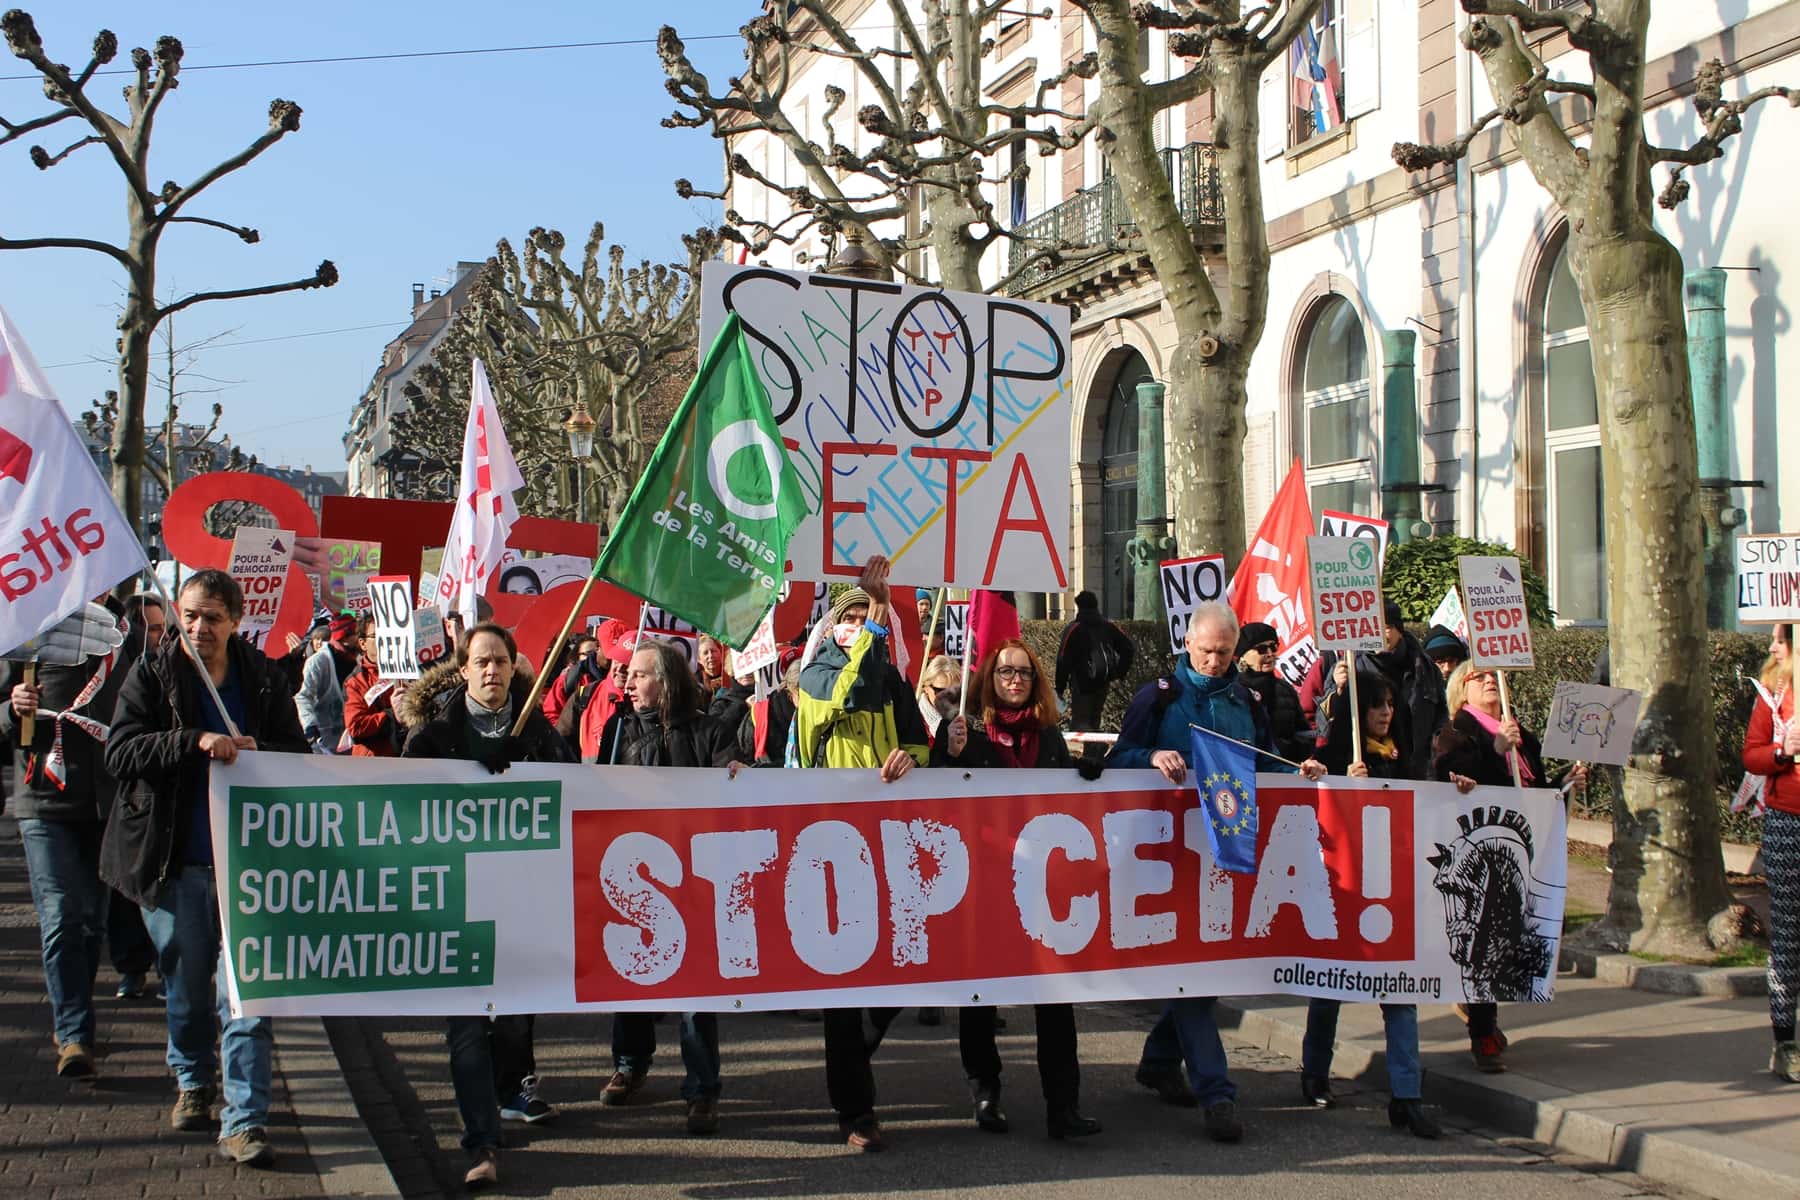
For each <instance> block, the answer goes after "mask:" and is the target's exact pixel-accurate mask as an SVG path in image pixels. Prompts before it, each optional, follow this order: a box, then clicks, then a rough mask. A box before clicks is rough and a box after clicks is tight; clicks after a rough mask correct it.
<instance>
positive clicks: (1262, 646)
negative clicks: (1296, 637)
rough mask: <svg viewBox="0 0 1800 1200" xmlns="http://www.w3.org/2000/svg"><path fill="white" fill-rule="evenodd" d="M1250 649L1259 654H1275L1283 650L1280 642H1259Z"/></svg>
mask: <svg viewBox="0 0 1800 1200" xmlns="http://www.w3.org/2000/svg"><path fill="white" fill-rule="evenodd" d="M1250 648H1251V649H1252V650H1254V651H1256V652H1257V653H1258V654H1274V653H1275V652H1276V651H1277V650H1280V649H1281V643H1280V642H1259V643H1257V644H1256V645H1254V646H1252V647H1250Z"/></svg>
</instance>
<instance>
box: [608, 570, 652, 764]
mask: <svg viewBox="0 0 1800 1200" xmlns="http://www.w3.org/2000/svg"><path fill="white" fill-rule="evenodd" d="M649 617H650V606H649V605H648V604H646V603H645V602H644V601H643V600H642V599H640V600H639V601H638V627H637V639H636V640H635V641H633V642H632V643H631V652H632V653H633V654H636V653H637V648H638V646H639V645H640V644H641V643H642V642H643V640H644V622H645V621H646V620H648V619H649ZM619 700H620V702H621V703H629V700H628V699H627V697H624V696H620V697H619ZM613 711H614V712H615V713H617V712H618V710H617V709H614V710H613ZM607 723H608V724H611V718H610V717H609V718H608V719H607ZM600 732H601V734H602V735H603V736H604V735H605V733H606V730H604V729H602V730H601V731H600ZM624 736H625V726H624V725H623V723H621V724H620V726H619V732H617V733H615V734H613V744H612V753H611V754H609V755H607V757H606V765H607V766H609V767H616V766H618V765H619V741H620V739H622V738H623V737H624Z"/></svg>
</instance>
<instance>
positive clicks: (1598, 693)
mask: <svg viewBox="0 0 1800 1200" xmlns="http://www.w3.org/2000/svg"><path fill="white" fill-rule="evenodd" d="M1643 699H1644V698H1643V696H1642V695H1641V694H1640V693H1638V692H1634V691H1632V690H1630V689H1629V688H1615V687H1602V686H1600V685H1599V684H1597V683H1559V684H1557V685H1556V696H1555V697H1554V698H1553V699H1552V700H1551V701H1550V719H1549V721H1548V722H1546V723H1545V725H1544V744H1543V752H1544V757H1545V758H1561V759H1567V760H1570V761H1576V762H1588V763H1605V764H1606V765H1608V766H1614V767H1622V766H1624V765H1625V760H1626V759H1627V758H1629V757H1631V735H1632V733H1633V732H1634V731H1635V730H1636V729H1637V720H1638V708H1639V706H1640V705H1641V704H1642V703H1643Z"/></svg>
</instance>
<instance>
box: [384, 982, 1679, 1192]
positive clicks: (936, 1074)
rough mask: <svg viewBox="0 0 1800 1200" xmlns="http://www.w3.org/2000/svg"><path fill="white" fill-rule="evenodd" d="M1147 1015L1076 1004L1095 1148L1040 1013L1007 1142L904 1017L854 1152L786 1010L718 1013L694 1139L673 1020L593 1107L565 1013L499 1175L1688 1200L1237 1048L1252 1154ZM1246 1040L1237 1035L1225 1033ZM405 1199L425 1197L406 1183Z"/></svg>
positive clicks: (1019, 1074)
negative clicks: (884, 1146) (1211, 1124)
mask: <svg viewBox="0 0 1800 1200" xmlns="http://www.w3.org/2000/svg"><path fill="white" fill-rule="evenodd" d="M1144 1011H1145V1010H1142V1009H1138V1008H1135V1007H1133V1006H1096V1007H1091V1008H1084V1009H1082V1010H1081V1015H1080V1023H1081V1029H1082V1035H1081V1036H1082V1057H1083V1060H1084V1069H1083V1090H1084V1101H1083V1107H1084V1109H1085V1110H1086V1111H1087V1112H1089V1114H1090V1115H1093V1116H1097V1117H1099V1118H1101V1119H1102V1120H1103V1121H1104V1122H1105V1123H1106V1126H1107V1128H1106V1132H1105V1133H1104V1134H1102V1135H1101V1136H1099V1137H1097V1138H1092V1139H1089V1140H1086V1141H1082V1142H1072V1143H1055V1142H1051V1141H1049V1140H1048V1139H1047V1138H1045V1137H1044V1135H1043V1102H1042V1099H1041V1097H1040V1095H1039V1094H1038V1085H1037V1075H1036V1070H1035V1068H1034V1066H1033V1065H1032V1057H1031V1056H1032V1053H1033V1044H1034V1043H1033V1038H1032V1036H1031V1032H1030V1031H1031V1011H1030V1010H1029V1009H1009V1010H1006V1012H1007V1015H1008V1018H1009V1021H1010V1028H1009V1030H1008V1031H1007V1033H1006V1034H1004V1035H1003V1038H1002V1053H1003V1054H1004V1056H1005V1058H1006V1061H1007V1063H1008V1073H1007V1092H1006V1101H1007V1108H1008V1110H1009V1113H1010V1115H1011V1117H1012V1123H1013V1130H1012V1132H1011V1133H1010V1134H1006V1135H993V1134H986V1133H982V1132H981V1131H979V1130H977V1129H976V1128H975V1125H974V1122H973V1120H972V1119H971V1117H970V1114H969V1110H968V1109H967V1107H966V1106H965V1104H964V1103H963V1102H962V1098H961V1097H962V1095H963V1092H962V1083H961V1079H960V1070H959V1068H958V1065H957V1055H956V1035H955V1030H954V1019H953V1018H952V1022H951V1023H950V1024H947V1025H945V1026H943V1027H940V1028H938V1029H925V1028H922V1027H920V1026H919V1025H918V1024H917V1023H916V1021H915V1020H914V1018H913V1014H911V1013H907V1014H903V1015H902V1017H901V1019H900V1021H899V1022H898V1023H897V1024H896V1025H895V1027H894V1031H893V1032H892V1033H891V1034H890V1035H889V1039H888V1041H887V1042H886V1043H884V1044H883V1046H882V1048H881V1052H880V1055H879V1057H878V1060H877V1079H878V1082H879V1085H880V1088H881V1101H882V1103H881V1112H882V1117H883V1127H884V1129H885V1130H886V1133H887V1137H888V1143H889V1149H888V1150H887V1152H886V1153H884V1154H878V1155H859V1154H855V1153H852V1152H850V1151H848V1150H847V1149H846V1148H845V1147H844V1146H843V1145H842V1143H841V1142H840V1141H839V1139H838V1138H837V1136H836V1126H835V1124H834V1123H833V1122H832V1121H831V1119H830V1115H829V1113H828V1112H826V1111H825V1109H824V1098H823V1092H824V1078H823V1070H822V1066H821V1062H822V1058H821V1048H820V1034H819V1027H818V1025H816V1024H808V1023H805V1022H803V1021H801V1020H799V1019H798V1018H795V1017H791V1016H787V1015H785V1014H763V1015H747V1016H741V1017H732V1018H728V1019H726V1020H725V1021H722V1022H721V1024H722V1040H723V1042H724V1049H723V1056H724V1059H725V1087H726V1094H725V1100H724V1103H723V1105H722V1110H721V1111H722V1116H723V1128H722V1130H721V1132H720V1134H719V1135H718V1136H717V1137H714V1138H694V1137H690V1136H688V1135H687V1133H686V1131H685V1128H684V1125H683V1119H684V1114H685V1109H684V1108H683V1106H682V1104H681V1102H680V1100H679V1098H678V1096H677V1088H678V1085H679V1083H680V1059H679V1055H678V1053H677V1052H676V1050H675V1047H674V1045H673V1035H674V1028H673V1026H672V1025H670V1024H668V1023H664V1024H662V1025H659V1026H658V1031H659V1035H660V1038H661V1040H662V1041H663V1043H664V1045H663V1046H662V1048H661V1049H660V1051H659V1054H658V1059H657V1066H656V1068H655V1070H654V1071H653V1072H652V1075H651V1079H650V1082H649V1084H648V1085H647V1086H646V1088H645V1090H644V1091H643V1092H641V1093H639V1096H638V1099H637V1101H636V1102H635V1103H633V1104H632V1105H630V1106H628V1107H625V1108H604V1107H602V1106H601V1105H600V1104H599V1102H598V1099H597V1097H598V1093H599V1089H600V1086H601V1084H602V1083H603V1082H604V1080H605V1077H606V1074H607V1073H608V1071H609V1069H610V1066H609V1063H607V1062H606V1061H605V1059H604V1056H605V1047H606V1044H607V1034H608V1029H609V1019H608V1018H606V1017H597V1018H596V1017H578V1016H560V1017H547V1018H542V1019H540V1021H539V1023H538V1059H539V1068H540V1070H541V1071H542V1073H543V1075H544V1077H545V1090H546V1093H547V1095H548V1096H549V1097H550V1098H551V1099H552V1100H554V1101H555V1102H556V1103H557V1104H558V1105H559V1107H560V1109H561V1117H560V1119H559V1120H558V1121H557V1122H556V1123H555V1124H554V1125H539V1126H536V1127H533V1128H531V1129H529V1130H525V1129H521V1128H518V1127H514V1133H513V1140H514V1145H515V1148H510V1149H509V1150H508V1151H507V1153H506V1154H505V1156H504V1157H503V1161H502V1168H503V1191H505V1192H506V1193H508V1194H513V1195H529V1196H549V1197H577V1196H582V1197H586V1196H627V1195H629V1196H631V1197H634V1198H636V1197H685V1198H689V1200H692V1198H700V1200H711V1198H714V1197H787V1196H808V1197H813V1196H845V1197H863V1196H875V1195H883V1196H885V1195H905V1196H909V1197H913V1196H916V1197H920V1198H925V1197H937V1196H963V1195H970V1194H973V1193H977V1192H979V1193H980V1194H981V1195H984V1196H993V1197H1005V1198H1011V1197H1019V1198H1021V1200H1022V1198H1025V1197H1031V1198H1032V1200H1040V1198H1044V1197H1083V1198H1086V1197H1094V1196H1102V1197H1106V1198H1107V1200H1124V1198H1126V1197H1137V1196H1146V1197H1169V1196H1177V1195H1192V1194H1194V1189H1195V1187H1196V1186H1202V1187H1204V1186H1208V1185H1224V1186H1226V1187H1229V1188H1230V1189H1231V1195H1232V1197H1233V1198H1234V1200H1238V1198H1242V1200H1254V1198H1256V1197H1283V1198H1286V1197H1298V1196H1304V1197H1307V1198H1308V1200H1312V1198H1329V1197H1344V1198H1346V1200H1372V1198H1375V1197H1379V1198H1381V1200H1388V1198H1390V1197H1391V1198H1403V1197H1421V1198H1423V1197H1457V1198H1463V1197H1518V1198H1521V1200H1524V1198H1533V1200H1537V1198H1541V1200H1610V1198H1613V1197H1625V1196H1641V1195H1653V1196H1674V1195H1679V1193H1675V1192H1672V1191H1670V1190H1668V1189H1666V1188H1658V1187H1654V1186H1652V1185H1650V1184H1649V1183H1647V1182H1646V1181H1644V1180H1641V1179H1639V1178H1638V1177H1636V1176H1629V1175H1623V1174H1620V1173H1616V1172H1614V1173H1603V1172H1598V1171H1593V1170H1585V1169H1582V1168H1581V1166H1580V1165H1579V1164H1573V1163H1571V1162H1569V1161H1568V1160H1565V1159H1559V1158H1554V1157H1547V1156H1546V1154H1545V1152H1544V1150H1543V1148H1542V1147H1537V1146H1533V1145H1530V1144H1527V1143H1522V1142H1518V1141H1513V1140H1508V1139H1497V1138H1495V1137H1493V1136H1489V1135H1486V1134H1484V1133H1482V1132H1480V1131H1472V1130H1469V1129H1467V1128H1455V1129H1451V1130H1449V1131H1448V1132H1447V1135H1446V1136H1445V1137H1444V1138H1443V1139H1442V1140H1440V1141H1437V1142H1426V1141H1421V1140H1418V1139H1416V1138H1413V1137H1411V1136H1410V1135H1408V1134H1405V1133H1402V1132H1398V1131H1395V1130H1392V1129H1390V1128H1389V1127H1388V1124H1387V1119H1386V1103H1387V1096H1386V1092H1385V1085H1382V1086H1379V1087H1368V1086H1364V1085H1363V1084H1362V1083H1359V1082H1352V1081H1340V1083H1339V1084H1338V1085H1337V1087H1338V1091H1339V1094H1340V1099H1341V1104H1340V1107H1339V1108H1338V1109H1336V1110H1334V1111H1331V1112H1316V1111H1313V1110H1311V1109H1302V1108H1301V1107H1300V1105H1299V1098H1298V1084H1297V1074H1296V1073H1297V1070H1298V1065H1297V1064H1296V1063H1295V1062H1294V1061H1293V1060H1291V1059H1288V1058H1285V1057H1283V1056H1282V1055H1279V1054H1275V1053H1272V1052H1269V1051H1266V1050H1262V1049H1258V1048H1254V1047H1251V1046H1248V1045H1245V1044H1243V1043H1234V1044H1233V1045H1232V1052H1231V1057H1232V1062H1233V1066H1234V1071H1235V1073H1236V1076H1237V1079H1238V1081H1239V1086H1240V1088H1241V1089H1242V1094H1241V1097H1240V1101H1241V1103H1243V1104H1244V1106H1245V1111H1246V1116H1247V1118H1248V1120H1249V1122H1250V1135H1249V1137H1248V1139H1247V1140H1246V1141H1245V1142H1244V1143H1243V1144H1241V1145H1237V1146H1218V1145H1215V1144H1214V1143H1212V1142H1210V1141H1208V1140H1206V1138H1205V1137H1204V1135H1203V1134H1202V1132H1201V1129H1200V1120H1199V1116H1198V1114H1197V1113H1196V1112H1193V1111H1191V1110H1179V1109H1174V1108H1169V1107H1166V1106H1163V1105H1162V1104H1160V1103H1159V1102H1158V1101H1157V1100H1156V1099H1155V1097H1154V1096H1152V1095H1151V1094H1150V1093H1149V1092H1147V1091H1145V1090H1143V1089H1142V1088H1140V1087H1138V1086H1137V1085H1135V1084H1134V1083H1133V1082H1132V1080H1131V1070H1132V1067H1133V1066H1134V1065H1135V1063H1136V1061H1137V1054H1138V1049H1139V1046H1140V1045H1141V1042H1142V1030H1143V1029H1144V1028H1145V1027H1146V1025H1147V1018H1146V1017H1145V1016H1144V1015H1143V1013H1144ZM381 1036H382V1040H383V1041H385V1043H386V1045H387V1046H388V1047H390V1048H391V1049H392V1051H393V1053H394V1056H395V1059H396V1060H397V1062H398V1063H399V1065H400V1066H401V1067H403V1068H404V1070H405V1074H406V1077H407V1079H408V1080H409V1081H410V1083H411V1085H412V1088H413V1090H414V1092H415V1093H416V1098H417V1101H416V1102H417V1104H418V1105H419V1106H420V1107H419V1108H418V1109H415V1111H414V1116H415V1118H416V1119H417V1120H418V1121H419V1122H420V1123H421V1125H428V1126H429V1129H430V1131H431V1134H433V1135H435V1141H436V1143H437V1145H436V1149H435V1153H434V1154H432V1155H431V1157H432V1158H433V1160H434V1161H433V1163H432V1166H433V1169H434V1173H435V1175H436V1177H437V1178H438V1180H439V1181H440V1185H441V1186H443V1187H444V1188H445V1190H450V1189H451V1188H452V1187H453V1183H452V1176H453V1175H457V1176H459V1175H460V1171H461V1163H462V1157H461V1151H460V1150H459V1149H458V1148H457V1143H456V1138H457V1134H458V1126H457V1122H456V1113H455V1106H454V1103H453V1100H452V1096H451V1092H450V1088H449V1085H448V1069H447V1060H446V1057H445V1051H444V1043H443V1038H442V1036H441V1034H440V1033H439V1031H438V1027H437V1026H436V1025H435V1024H434V1023H430V1022H386V1023H384V1025H383V1027H382V1029H381ZM1228 1040H1229V1039H1228ZM409 1191H410V1189H409Z"/></svg>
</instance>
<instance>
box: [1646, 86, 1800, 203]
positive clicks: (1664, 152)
mask: <svg viewBox="0 0 1800 1200" xmlns="http://www.w3.org/2000/svg"><path fill="white" fill-rule="evenodd" d="M1774 99H1782V100H1786V101H1787V102H1788V106H1789V107H1790V108H1800V88H1786V87H1766V88H1760V89H1758V90H1757V91H1754V92H1751V93H1750V94H1749V95H1747V96H1744V97H1741V98H1740V99H1737V100H1727V99H1725V64H1724V63H1722V62H1720V61H1719V60H1718V59H1716V58H1715V59H1712V60H1710V61H1709V62H1706V63H1704V64H1702V66H1701V67H1700V70H1699V72H1698V73H1697V74H1696V75H1695V76H1694V107H1695V109H1697V110H1698V111H1699V114H1700V120H1701V127H1702V131H1701V134H1700V137H1699V139H1698V140H1697V141H1696V142H1695V143H1694V144H1693V145H1692V146H1688V147H1685V148H1681V147H1670V146H1647V147H1646V148H1645V156H1646V159H1647V161H1648V162H1650V163H1652V164H1655V163H1665V162H1666V163H1674V164H1676V166H1675V169H1674V170H1672V171H1670V172H1669V182H1668V183H1667V184H1665V185H1664V186H1663V190H1662V191H1661V193H1659V194H1658V195H1657V198H1656V202H1657V203H1658V204H1659V205H1661V206H1662V207H1663V208H1668V209H1672V208H1675V207H1676V206H1678V205H1679V204H1680V203H1681V202H1682V201H1683V200H1686V199H1687V195H1688V182H1687V180H1686V179H1685V178H1683V176H1684V173H1685V172H1686V170H1687V168H1688V167H1693V166H1701V165H1703V164H1705V163H1709V162H1714V161H1716V160H1718V159H1721V158H1723V157H1725V143H1726V142H1727V141H1729V140H1731V138H1733V137H1735V136H1736V135H1737V134H1739V133H1741V132H1743V129H1744V122H1743V116H1744V113H1746V112H1748V111H1749V110H1750V109H1751V108H1753V107H1754V106H1756V105H1758V104H1761V103H1762V102H1763V101H1765V100H1774Z"/></svg>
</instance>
